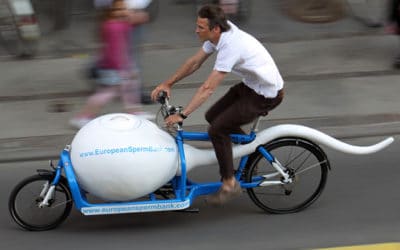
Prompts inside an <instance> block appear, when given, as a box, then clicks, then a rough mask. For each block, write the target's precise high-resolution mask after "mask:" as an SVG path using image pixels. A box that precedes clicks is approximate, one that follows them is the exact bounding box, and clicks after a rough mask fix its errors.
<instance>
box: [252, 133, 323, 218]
mask: <svg viewBox="0 0 400 250" xmlns="http://www.w3.org/2000/svg"><path fill="white" fill-rule="evenodd" d="M263 147H264V148H265V149H266V150H267V151H269V152H270V153H271V155H273V156H274V158H275V159H276V160H277V161H278V162H279V163H280V164H281V165H282V166H284V168H285V169H286V173H288V174H289V176H290V178H291V180H292V183H288V184H284V183H283V182H282V184H273V185H270V186H258V187H255V188H249V189H247V193H248V195H249V196H250V199H251V200H252V201H253V202H254V203H255V204H256V205H257V206H258V207H260V208H262V209H263V210H265V211H267V212H270V213H278V214H284V213H294V212H299V211H301V210H303V209H305V208H307V207H308V206H310V205H311V204H312V203H313V202H314V201H315V200H317V198H318V197H319V196H320V194H321V193H322V191H323V189H324V187H325V184H326V181H327V176H328V169H329V162H328V159H327V157H326V155H325V153H324V152H323V151H322V150H321V148H320V147H318V146H317V145H315V144H314V143H312V142H310V141H308V140H305V139H301V138H282V139H277V140H275V141H273V142H271V143H268V144H266V145H264V146H263ZM255 180H261V183H263V182H264V184H267V182H268V181H278V182H280V181H283V177H282V175H280V174H279V173H278V171H277V170H276V169H275V168H274V167H273V166H272V164H271V163H270V162H269V161H267V160H266V159H265V158H264V156H263V155H262V154H261V153H259V152H258V151H257V152H255V153H254V154H253V155H251V157H250V159H249V162H248V165H247V166H246V181H247V182H252V181H255Z"/></svg>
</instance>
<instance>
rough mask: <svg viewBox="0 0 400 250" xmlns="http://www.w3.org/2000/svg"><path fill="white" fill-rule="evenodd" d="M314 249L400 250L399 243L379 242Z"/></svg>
mask: <svg viewBox="0 0 400 250" xmlns="http://www.w3.org/2000/svg"><path fill="white" fill-rule="evenodd" d="M316 250H400V243H381V244H371V245H357V246H345V247H333V248H319V249H316Z"/></svg>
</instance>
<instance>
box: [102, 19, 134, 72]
mask: <svg viewBox="0 0 400 250" xmlns="http://www.w3.org/2000/svg"><path fill="white" fill-rule="evenodd" d="M131 29H133V26H132V25H131V24H129V23H128V22H127V21H124V20H108V21H105V22H104V23H103V24H102V26H101V38H102V42H103V48H102V58H101V60H100V67H101V68H103V69H117V70H122V69H128V68H129V66H130V65H129V63H130V60H129V53H128V51H129V50H128V49H129V47H128V46H129V44H128V43H129V34H130V32H131Z"/></svg>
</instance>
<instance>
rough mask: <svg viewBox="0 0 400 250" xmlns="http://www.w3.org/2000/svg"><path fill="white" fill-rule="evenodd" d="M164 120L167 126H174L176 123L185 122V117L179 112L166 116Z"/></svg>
mask: <svg viewBox="0 0 400 250" xmlns="http://www.w3.org/2000/svg"><path fill="white" fill-rule="evenodd" d="M164 122H165V125H166V126H167V127H172V126H173V125H174V124H176V123H181V122H183V118H182V117H181V116H180V115H179V114H173V115H170V116H168V117H167V118H165V120H164Z"/></svg>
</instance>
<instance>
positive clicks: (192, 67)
mask: <svg viewBox="0 0 400 250" xmlns="http://www.w3.org/2000/svg"><path fill="white" fill-rule="evenodd" d="M209 56H210V54H207V53H206V52H204V50H203V49H202V48H200V49H199V50H198V51H197V52H196V54H194V55H193V56H192V57H190V58H189V59H188V60H186V62H185V63H184V64H183V65H182V66H181V67H179V69H178V70H177V71H176V72H175V74H173V75H172V76H171V77H170V78H169V79H168V80H166V81H164V82H162V83H161V84H160V85H158V86H157V87H156V88H155V89H154V90H153V91H152V93H151V98H152V99H153V100H156V99H157V96H158V93H159V92H160V91H166V92H167V95H168V96H170V90H171V87H172V86H173V85H174V84H175V83H177V82H178V81H180V80H182V79H183V78H185V77H187V76H189V75H191V74H192V73H193V72H195V71H196V70H198V69H199V68H200V66H201V65H202V64H203V63H204V61H205V60H207V58H208V57H209Z"/></svg>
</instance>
